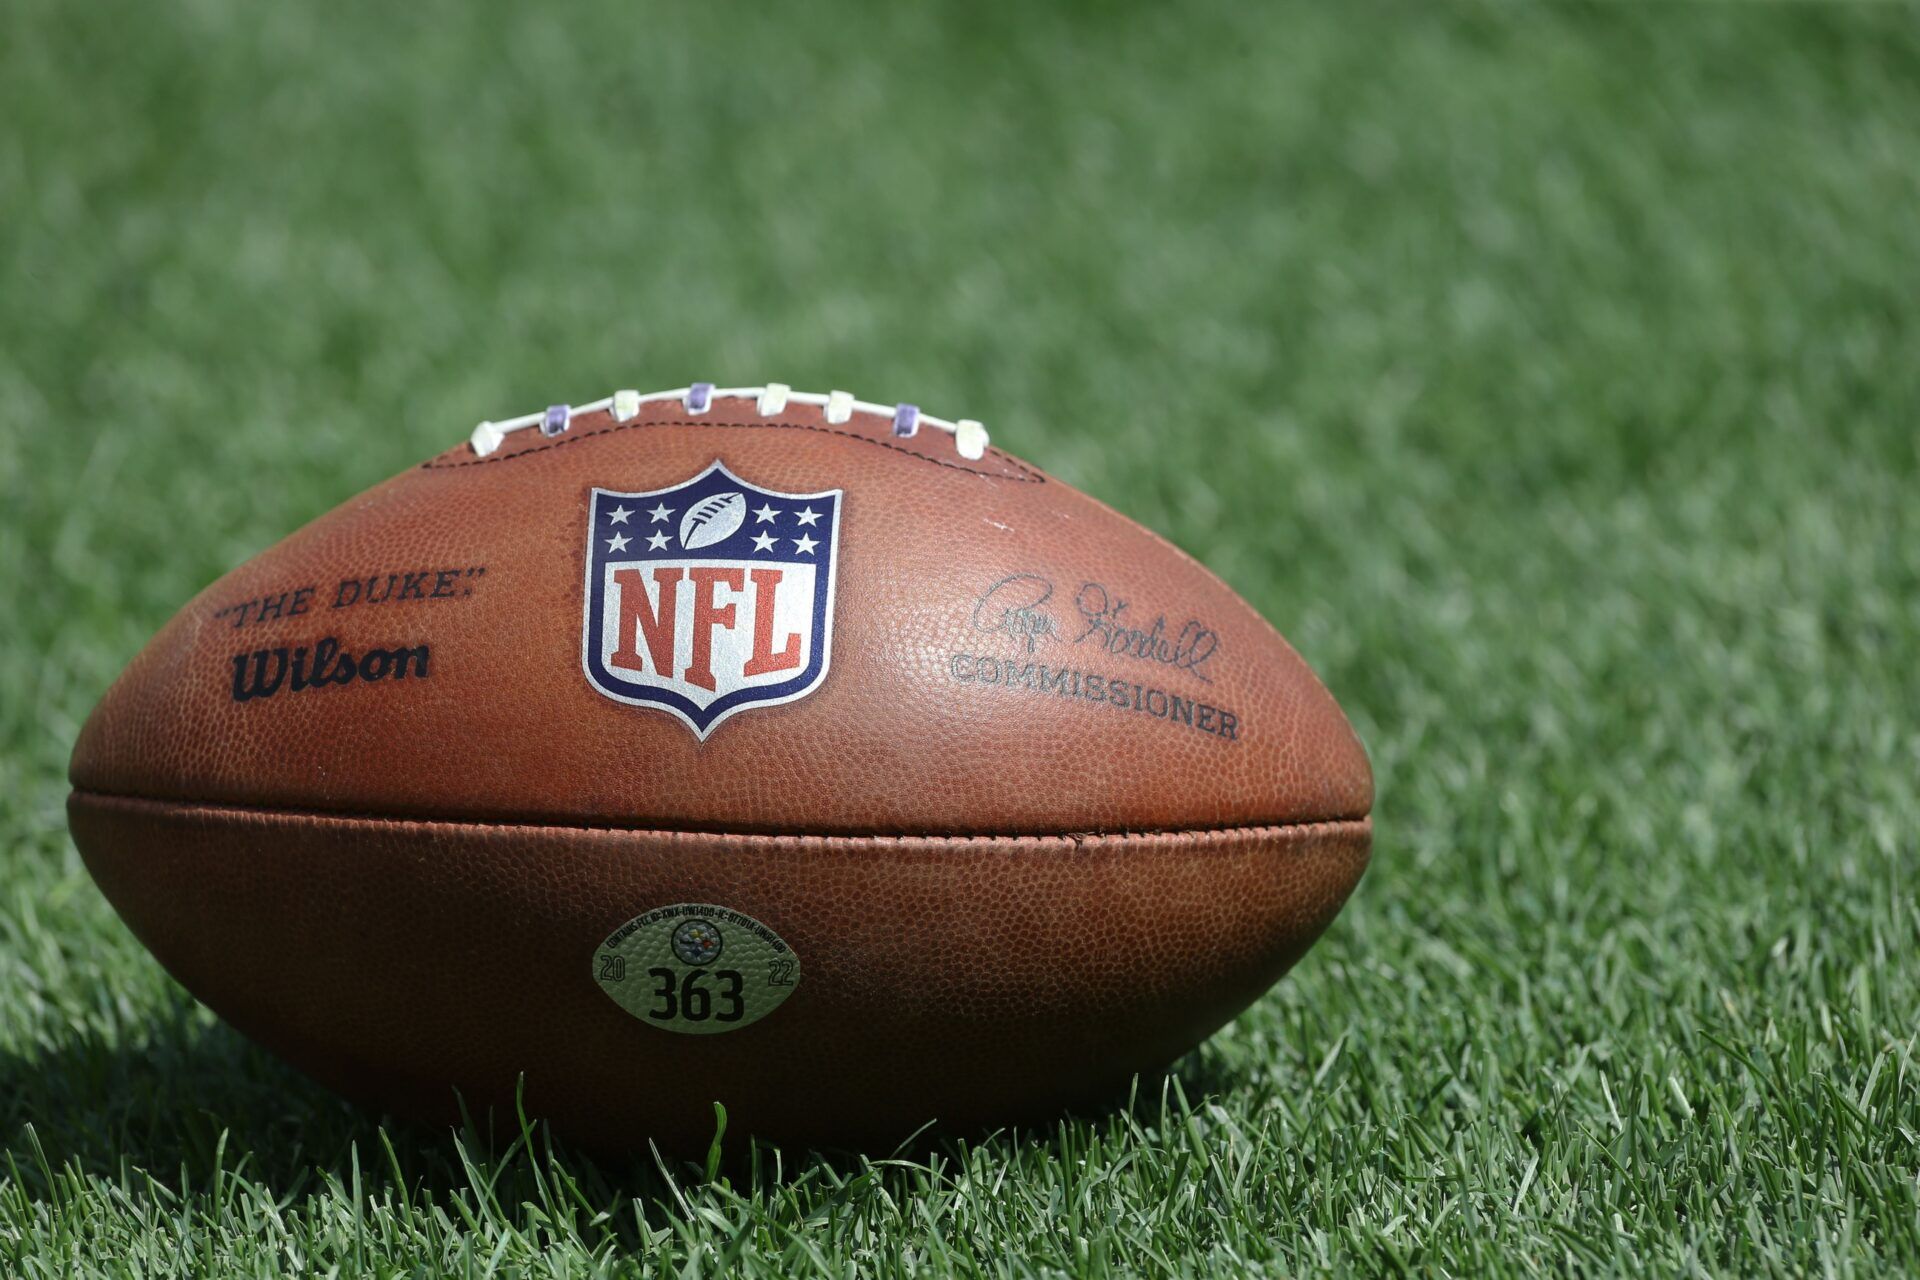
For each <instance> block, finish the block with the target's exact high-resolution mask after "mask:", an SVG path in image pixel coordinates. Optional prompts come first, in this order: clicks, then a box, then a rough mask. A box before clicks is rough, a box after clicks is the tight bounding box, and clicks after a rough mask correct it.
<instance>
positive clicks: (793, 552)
mask: <svg viewBox="0 0 1920 1280" xmlns="http://www.w3.org/2000/svg"><path fill="white" fill-rule="evenodd" d="M841 492H842V491H841V490H839V489H829V490H827V491H826V492H825V493H776V492H775V491H773V490H772V489H762V488H760V487H759V486H757V485H753V484H749V483H748V482H747V481H745V480H742V479H741V478H740V477H738V476H736V475H734V474H733V473H732V472H731V471H728V470H727V469H726V467H725V466H724V465H722V464H721V463H719V462H715V463H714V464H713V465H712V466H710V467H708V468H707V469H706V470H705V471H703V472H701V473H700V474H699V475H697V476H695V477H693V479H691V480H688V481H686V482H685V483H684V484H679V485H675V486H674V487H672V488H668V489H654V490H651V491H649V492H646V493H619V492H616V491H614V490H611V489H595V490H594V491H593V503H592V509H591V511H590V512H589V513H588V520H587V591H586V621H585V626H584V633H585V634H584V636H583V643H582V646H581V649H582V654H581V656H582V661H583V663H584V664H585V666H586V671H587V680H588V682H589V683H590V684H592V685H593V687H594V688H596V689H598V690H599V691H600V692H601V693H604V694H605V695H607V697H609V698H613V699H615V700H616V701H619V702H626V703H631V704H632V705H634V706H638V707H657V708H659V709H660V710H662V711H667V712H671V713H672V714H673V715H675V716H678V717H679V718H680V720H681V722H682V723H684V724H685V725H686V726H687V727H688V728H689V729H692V730H693V732H694V736H696V737H698V738H701V739H705V738H706V736H707V735H708V734H710V733H712V732H713V729H714V726H715V725H717V724H719V723H720V722H721V721H722V720H725V719H726V718H727V717H728V716H730V715H732V714H733V713H734V712H736V711H744V710H746V709H748V708H749V707H767V706H773V705H775V704H777V703H782V702H792V701H793V700H794V699H796V698H804V697H806V696H807V695H808V694H809V693H812V692H813V691H814V690H815V689H817V688H819V687H820V682H821V681H822V680H824V679H825V678H826V674H827V661H828V659H829V658H830V657H831V656H832V648H833V578H834V568H835V565H834V561H835V560H836V559H837V558H838V551H839V534H840V497H841Z"/></svg>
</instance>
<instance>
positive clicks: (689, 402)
mask: <svg viewBox="0 0 1920 1280" xmlns="http://www.w3.org/2000/svg"><path fill="white" fill-rule="evenodd" d="M670 400H678V401H679V402H680V403H681V405H682V407H683V408H684V409H685V411H686V412H687V413H688V414H689V415H690V416H698V415H701V414H704V413H707V412H708V411H709V410H710V409H711V408H712V405H713V402H714V401H715V400H752V401H753V402H754V407H755V409H756V410H757V411H758V412H759V414H760V416H761V417H763V418H768V417H772V416H773V415H775V414H777V413H779V412H780V411H781V410H783V409H785V408H786V407H787V406H788V405H789V404H810V405H818V406H820V407H822V408H824V409H825V410H826V418H827V421H828V422H831V423H835V424H838V423H842V422H846V421H847V420H848V419H850V418H851V417H852V416H853V415H854V414H856V413H864V414H872V415H875V416H877V417H882V418H886V419H889V420H890V421H891V423H892V434H894V435H895V436H899V437H901V438H903V439H904V438H906V437H909V436H913V435H916V434H918V433H919V430H920V428H922V427H932V428H934V429H935V430H938V431H950V432H952V433H953V444H954V448H955V449H956V450H957V451H958V452H959V454H960V456H961V457H963V458H967V459H972V460H978V459H979V458H982V457H984V456H985V455H986V452H987V429H986V428H985V427H983V426H981V425H980V424H979V423H978V422H975V421H974V420H973V419H972V418H962V419H960V420H959V421H958V422H948V421H947V420H946V419H945V418H936V417H934V416H933V415H932V414H926V413H922V412H920V410H919V408H918V407H916V406H914V405H910V404H898V405H884V404H871V403H869V402H868V401H865V400H856V399H854V398H853V393H852V392H851V391H830V392H828V393H827V394H826V395H819V394H815V393H810V392H806V391H795V390H794V389H793V388H792V387H789V386H787V385H786V384H785V383H783V382H769V383H768V384H767V385H766V386H764V387H721V388H716V387H715V386H714V385H713V384H712V383H710V382H696V383H694V384H693V385H692V386H688V387H681V388H679V389H678V390H676V391H655V392H652V393H650V394H647V395H641V394H640V393H639V392H638V391H616V392H614V393H613V394H612V395H610V396H608V397H607V398H606V399H604V400H595V401H594V402H593V403H591V404H575V405H565V404H557V405H553V406H551V407H550V408H547V409H543V410H542V411H540V412H539V413H529V414H523V415H522V416H520V417H518V418H509V419H507V420H506V421H505V422H483V423H481V424H480V425H479V426H477V427H475V428H474V429H473V436H472V438H471V443H472V445H473V451H474V453H475V454H476V455H478V456H479V457H482V458H484V457H486V456H487V455H488V454H490V453H492V452H493V451H494V450H496V449H498V448H499V447H500V445H501V444H502V442H504V441H505V440H506V438H507V433H508V432H510V431H521V430H524V429H526V428H527V427H539V428H540V431H541V434H543V435H548V436H558V435H562V434H564V433H565V432H566V431H567V429H568V428H569V427H571V426H572V425H573V417H574V415H575V414H580V413H598V412H600V411H601V410H603V409H604V410H606V411H607V412H608V413H610V414H612V415H613V419H614V421H616V422H626V421H628V420H630V419H632V418H633V417H635V416H636V415H637V414H638V413H639V412H640V409H641V407H642V406H643V405H649V404H663V403H665V402H667V401H670Z"/></svg>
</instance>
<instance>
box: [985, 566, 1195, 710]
mask: <svg viewBox="0 0 1920 1280" xmlns="http://www.w3.org/2000/svg"><path fill="white" fill-rule="evenodd" d="M1053 595H1054V589H1053V583H1052V582H1051V581H1049V580H1048V579H1046V578H1044V577H1041V576H1040V575H1039V574H1036V573H1016V574H1012V575H1010V576H1008V577H1005V578H1002V579H1000V581H998V582H996V583H994V584H993V585H992V586H991V587H988V588H987V590H986V592H985V593H984V594H982V595H981V597H980V598H979V599H978V600H976V601H975V602H974V606H973V629H974V630H975V631H983V632H987V633H989V634H992V635H1001V636H1005V637H1007V638H1008V639H1010V640H1012V641H1013V642H1014V643H1016V644H1018V645H1019V646H1020V647H1021V648H1023V649H1024V650H1025V651H1026V652H1028V653H1032V652H1033V651H1034V650H1035V649H1036V648H1038V647H1039V646H1040V645H1042V644H1053V643H1056V642H1059V643H1069V644H1076V645H1083V644H1090V645H1093V646H1095V647H1097V648H1099V649H1102V650H1105V651H1106V652H1107V653H1111V654H1115V655H1117V656H1121V657H1129V658H1137V659H1140V660H1142V661H1146V662H1157V663H1159V664H1161V665H1162V666H1167V667H1173V668H1175V669H1176V670H1180V671H1187V672H1191V673H1192V674H1193V675H1194V676H1195V677H1196V678H1197V679H1199V680H1201V681H1203V682H1205V683H1208V684H1211V683H1212V682H1213V680H1212V677H1211V676H1209V675H1208V674H1207V672H1206V671H1205V670H1204V669H1203V668H1205V666H1206V665H1207V663H1208V661H1209V660H1210V659H1212V657H1213V656H1214V654H1215V653H1217V652H1218V651H1219V649H1220V633H1219V632H1217V631H1215V630H1214V629H1213V628H1211V627H1209V626H1207V625H1206V624H1205V623H1203V622H1201V621H1200V620H1199V619H1197V618H1189V619H1188V620H1187V621H1186V622H1184V623H1181V624H1180V626H1179V627H1178V629H1175V628H1174V627H1173V625H1172V624H1170V623H1169V622H1168V621H1167V618H1166V615H1165V614H1156V615H1155V616H1154V618H1153V621H1151V622H1149V623H1146V624H1144V625H1139V626H1136V625H1135V624H1134V622H1133V620H1132V619H1131V618H1130V617H1129V616H1128V612H1127V610H1128V609H1129V608H1130V607H1131V604H1132V602H1131V601H1129V600H1127V599H1125V598H1124V597H1122V596H1121V595H1119V594H1118V593H1117V592H1115V591H1113V590H1111V589H1109V588H1108V587H1107V586H1106V584H1105V583H1100V582H1083V583H1081V584H1080V589H1079V590H1078V591H1076V592H1075V593H1074V596H1073V604H1074V609H1075V610H1076V611H1077V612H1078V613H1079V615H1080V616H1079V621H1078V626H1079V630H1078V633H1077V634H1075V635H1074V636H1073V637H1072V639H1071V640H1067V639H1066V638H1065V632H1064V631H1063V629H1062V628H1061V626H1060V623H1059V621H1058V620H1057V619H1056V617H1055V616H1054V612H1053V609H1052V601H1053Z"/></svg>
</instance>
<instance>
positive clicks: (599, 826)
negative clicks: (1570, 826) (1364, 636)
mask: <svg viewBox="0 0 1920 1280" xmlns="http://www.w3.org/2000/svg"><path fill="white" fill-rule="evenodd" d="M73 795H74V796H77V797H80V798H82V799H89V800H108V801H114V802H117V803H120V804H128V805H143V806H149V807H152V808H156V809H166V810H174V811H183V810H192V809H202V810H212V811H213V812H216V813H222V814H232V815H235V816H237V817H257V818H306V819H317V820H319V821H322V822H341V823H368V824H375V825H380V826H390V827H446V828H453V829H458V830H471V831H525V832H535V831H578V832H584V833H589V834H607V835H647V836H668V837H676V838H686V839H700V838H708V839H714V840H774V841H788V842H792V841H804V840H840V841H847V842H851V843H861V844H913V843H922V844H979V843H994V844H1001V843H1007V842H1014V843H1023V842H1024V843H1034V844H1044V843H1048V842H1054V841H1061V842H1066V843H1070V844H1075V845H1079V844H1086V843H1089V842H1095V841H1103V840H1112V841H1125V840H1130V839H1154V838H1158V837H1165V836H1224V837H1233V836H1270V835H1314V834H1317V833H1321V832H1334V831H1354V830H1357V829H1359V828H1362V827H1368V826H1370V825H1371V824H1372V821H1373V818H1372V815H1371V814H1366V815H1362V816H1361V817H1358V818H1325V819H1317V820H1312V821H1302V822H1264V823H1253V824H1249V825H1245V826H1231V827H1164V828H1141V829H1137V830H1118V831H1039V832H1036V831H1018V832H1004V833H993V832H975V833H969V834H966V835H940V834H927V835H915V834H910V833H908V834H894V833H885V832H858V833H848V832H831V831H818V832H814V831H702V830H697V829H691V828H689V829H681V828H673V827H623V826H618V825H615V824H612V823H590V822H561V821H554V820H550V819H548V820H539V821H534V820H521V819H506V820H496V819H484V820H476V819H459V818H408V817H398V816H395V815H392V814H382V813H353V812H347V811H335V810H329V809H299V808H293V807H290V806H288V807H279V806H274V805H254V804H233V803H228V802H223V801H217V800H179V799H171V800H169V799H159V798H157V797H154V796H136V795H119V794H116V793H114V792H110V791H93V790H88V789H86V788H81V787H75V788H74V789H73Z"/></svg>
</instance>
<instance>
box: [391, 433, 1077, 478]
mask: <svg viewBox="0 0 1920 1280" xmlns="http://www.w3.org/2000/svg"><path fill="white" fill-rule="evenodd" d="M637 427H719V428H721V429H723V430H731V429H740V430H750V429H753V428H756V427H775V428H778V429H780V430H782V431H818V432H821V433H822V434H824V435H833V436H842V437H844V438H846V439H848V440H857V441H859V442H860V443H861V444H871V445H878V446H879V447H880V448H882V449H891V450H892V451H893V452H895V453H898V454H902V455H904V456H905V457H909V458H913V459H915V460H916V461H919V462H931V463H932V464H933V465H934V466H936V467H946V468H948V469H949V470H952V471H964V472H965V473H966V474H968V475H970V476H985V477H986V478H987V479H989V480H1017V481H1019V482H1020V483H1022V484H1045V483H1046V482H1047V481H1046V477H1045V476H1043V475H1041V474H1040V473H1039V472H1037V471H1035V470H1033V469H1032V468H1031V467H1029V466H1027V465H1026V464H1025V463H1022V462H1020V461H1019V460H1018V459H1016V458H1014V457H1013V456H1012V455H1011V454H1007V453H1003V452H1001V451H1000V450H999V449H995V448H993V447H992V446H988V449H987V452H988V453H990V454H992V455H993V456H994V457H996V458H998V459H999V460H1000V461H1001V462H1003V463H1005V464H1006V465H1007V466H1009V467H1011V468H1013V470H1014V471H1015V472H1016V473H1017V474H1015V475H1011V476H1008V475H1002V474H1000V473H998V472H994V471H981V470H979V469H978V468H975V467H963V466H961V465H960V464H959V463H957V462H948V461H947V460H946V459H944V458H930V457H928V456H927V455H926V454H924V453H916V452H914V451H913V450H912V449H905V448H902V447H901V446H899V445H897V444H894V443H893V442H892V441H890V440H876V439H874V438H873V437H872V436H863V435H861V434H860V433H858V432H856V431H841V430H839V429H838V428H836V427H823V426H816V425H814V424H813V423H810V422H771V421H769V422H723V423H714V422H689V421H687V420H686V419H684V418H654V419H650V420H645V421H639V422H615V423H609V424H607V425H605V426H600V427H595V428H593V429H592V430H590V431H581V432H577V433H571V434H568V435H565V436H562V437H560V438H559V439H556V440H545V441H542V442H540V443H539V444H533V445H529V446H528V447H526V448H524V449H516V450H515V451H514V452H512V453H500V454H495V455H494V456H492V457H490V458H467V459H464V460H462V461H459V462H442V461H440V460H439V459H438V458H429V459H427V460H426V461H425V462H423V463H421V464H420V469H421V470H423V471H451V470H453V469H455V468H457V467H483V466H490V465H492V464H493V463H496V462H513V461H515V460H516V459H519V458H524V457H527V456H528V455H530V454H535V453H545V452H547V451H549V450H551V449H557V448H559V447H560V446H561V445H567V444H575V443H578V442H579V441H581V440H592V439H594V438H596V437H598V436H606V435H612V434H613V433H614V432H616V431H631V430H633V429H635V428H637Z"/></svg>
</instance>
